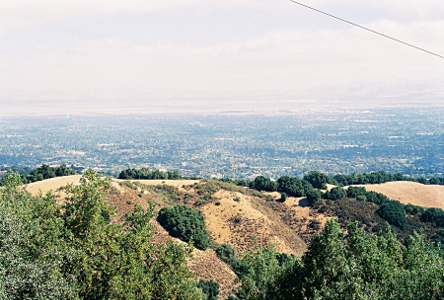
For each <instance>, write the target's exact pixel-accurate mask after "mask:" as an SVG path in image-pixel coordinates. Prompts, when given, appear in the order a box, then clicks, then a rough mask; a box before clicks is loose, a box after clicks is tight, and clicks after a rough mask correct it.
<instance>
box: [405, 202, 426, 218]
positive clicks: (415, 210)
mask: <svg viewBox="0 0 444 300" xmlns="http://www.w3.org/2000/svg"><path fill="white" fill-rule="evenodd" d="M404 210H405V212H406V213H407V214H409V215H419V216H420V215H422V214H423V213H424V212H425V210H426V209H425V208H424V207H421V206H416V205H412V204H410V203H409V204H407V205H406V206H405V207H404Z"/></svg>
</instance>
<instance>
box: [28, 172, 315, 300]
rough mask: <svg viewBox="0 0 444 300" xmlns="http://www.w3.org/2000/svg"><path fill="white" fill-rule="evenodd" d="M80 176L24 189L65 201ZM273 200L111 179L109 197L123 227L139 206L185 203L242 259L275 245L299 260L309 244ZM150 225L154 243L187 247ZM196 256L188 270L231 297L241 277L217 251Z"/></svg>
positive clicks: (210, 184) (228, 190) (220, 189)
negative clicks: (67, 188)
mask: <svg viewBox="0 0 444 300" xmlns="http://www.w3.org/2000/svg"><path fill="white" fill-rule="evenodd" d="M80 178H81V176H80V175H73V176H65V177H57V178H52V179H47V180H43V181H39V182H34V183H31V184H28V185H27V186H26V189H27V191H28V192H29V193H30V194H32V195H34V196H36V195H38V194H39V193H40V192H41V193H42V194H46V193H47V192H49V191H52V192H53V193H54V194H55V195H56V199H57V202H59V203H63V202H64V197H65V196H66V195H65V193H64V192H63V191H62V189H61V187H63V186H65V185H66V184H68V183H73V184H74V185H78V184H79V182H80ZM251 193H254V194H255V195H253V194H251ZM205 199H206V200H205ZM290 199H291V198H290ZM272 202H273V203H274V204H273V205H271V204H272V203H270V201H267V200H266V199H265V194H262V193H259V192H257V191H254V190H248V189H246V188H242V187H237V186H234V185H231V184H226V183H221V182H217V181H212V180H204V181H198V180H118V179H112V181H111V189H110V191H109V193H108V196H107V203H108V204H109V205H111V206H114V207H116V213H115V216H114V218H113V220H111V221H112V222H116V223H121V222H122V220H123V219H124V218H125V215H126V213H128V212H131V211H133V210H134V206H135V205H139V206H140V207H142V208H144V209H146V208H147V207H148V206H149V205H150V204H154V205H155V206H156V209H157V210H160V209H161V208H162V207H165V206H167V207H171V206H174V205H177V204H186V205H188V206H191V207H193V208H198V209H200V210H201V211H202V214H203V215H204V217H205V226H206V228H207V229H208V231H209V235H210V237H211V239H212V240H213V241H214V242H215V243H217V244H223V243H229V244H231V245H232V246H234V248H235V249H236V250H237V252H238V253H239V254H240V255H241V256H242V255H243V254H244V253H246V252H247V251H249V250H251V249H252V248H253V247H254V246H255V244H257V245H258V246H260V247H262V248H268V247H269V245H270V243H273V245H274V246H275V247H276V250H277V252H279V253H286V254H293V255H296V256H298V257H301V256H302V254H303V253H304V252H305V251H306V249H307V245H306V242H305V241H304V240H303V239H301V238H300V237H299V236H298V235H297V233H296V232H295V231H294V230H293V228H292V227H291V226H288V225H287V224H286V223H285V222H284V221H283V220H282V217H281V214H280V213H279V211H280V210H279V209H276V207H274V208H273V206H279V207H283V208H286V207H287V206H288V205H286V204H284V203H276V202H274V201H272ZM289 203H291V201H290V202H289ZM293 206H294V205H293ZM296 206H297V205H296ZM304 209H306V210H307V209H309V208H304ZM151 223H152V225H153V229H152V230H153V232H154V235H153V237H152V242H153V243H155V244H163V243H165V241H166V240H173V241H175V242H178V243H183V242H182V241H180V240H178V239H176V238H173V237H171V236H170V235H169V234H168V232H167V231H166V230H165V229H164V228H163V227H162V226H160V224H159V223H158V222H157V221H156V220H154V219H153V220H151ZM193 257H194V259H192V260H189V261H188V263H187V264H188V266H189V268H190V269H191V271H192V272H193V273H194V274H195V275H196V276H197V278H199V279H204V280H213V281H215V282H217V283H218V284H219V285H220V294H219V299H226V298H227V297H228V296H229V295H231V294H232V290H233V288H235V285H234V281H235V279H236V277H237V276H236V275H235V273H234V272H233V270H232V269H231V266H229V265H227V264H226V263H225V262H223V261H221V260H220V259H219V258H218V257H217V255H216V253H215V251H214V250H213V249H207V250H205V251H202V250H199V249H194V251H193Z"/></svg>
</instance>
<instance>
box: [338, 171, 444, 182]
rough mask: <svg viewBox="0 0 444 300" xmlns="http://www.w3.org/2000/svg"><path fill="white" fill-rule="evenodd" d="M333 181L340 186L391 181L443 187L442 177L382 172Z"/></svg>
mask: <svg viewBox="0 0 444 300" xmlns="http://www.w3.org/2000/svg"><path fill="white" fill-rule="evenodd" d="M333 179H334V180H335V181H336V182H338V183H339V184H341V185H352V184H381V183H385V182H392V181H413V182H418V183H421V184H435V185H444V177H432V178H429V179H427V178H425V177H418V178H412V177H407V176H404V175H402V174H401V173H396V174H393V175H392V174H390V173H387V172H384V171H379V172H371V173H368V174H367V173H353V174H351V175H335V176H333Z"/></svg>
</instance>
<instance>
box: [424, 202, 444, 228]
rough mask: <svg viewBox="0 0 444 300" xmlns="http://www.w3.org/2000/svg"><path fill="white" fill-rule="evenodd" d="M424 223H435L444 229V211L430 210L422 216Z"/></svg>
mask: <svg viewBox="0 0 444 300" xmlns="http://www.w3.org/2000/svg"><path fill="white" fill-rule="evenodd" d="M421 220H422V221H423V222H432V223H435V225H436V226H438V227H444V211H443V210H442V209H440V208H434V207H432V208H428V209H427V210H426V211H425V212H424V213H423V214H422V215H421Z"/></svg>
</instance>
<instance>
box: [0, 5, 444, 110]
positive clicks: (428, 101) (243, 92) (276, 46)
mask: <svg viewBox="0 0 444 300" xmlns="http://www.w3.org/2000/svg"><path fill="white" fill-rule="evenodd" d="M300 1H301V2H303V3H305V4H307V5H310V6H312V7H315V8H317V9H320V10H323V11H326V12H328V13H331V14H334V15H336V16H338V17H341V18H343V19H347V20H349V21H352V22H355V23H358V24H360V25H363V26H367V27H369V28H371V29H373V30H377V31H380V32H382V33H384V34H387V35H390V36H393V37H395V38H398V39H401V40H403V41H406V42H408V43H412V44H415V45H417V46H419V47H422V48H425V49H427V50H429V51H433V52H436V53H438V54H440V55H444V3H443V2H442V1H438V0H422V1H417V0H414V1H413V0H372V1H362V0H335V1H332V0H311V1H308V0H300ZM443 100H444V59H440V58H438V57H434V56H431V55H428V54H426V53H423V52H420V51H418V50H415V49H412V48H409V47H406V46H404V45H401V44H398V43H395V42H393V41H390V40H387V39H384V38H382V37H380V36H377V35H374V34H372V33H369V32H366V31H364V30H362V29H359V28H356V27H353V26H351V25H348V24H345V23H341V22H339V21H337V20H334V19H331V18H329V17H327V16H324V15H321V14H319V13H316V12H313V11H311V10H308V9H307V8H304V7H301V6H299V5H296V4H295V3H292V2H290V1H288V0H272V1H271V0H256V1H253V0H224V1H214V0H213V1H207V0H186V1H179V0H156V1H153V0H150V1H147V0H122V1H121V0H115V1H113V0H107V1H104V0H89V1H70V0H65V1H61V0H57V1H53V0H39V1H35V0H14V1H11V0H0V116H12V115H45V114H47V115H56V114H62V115H64V114H132V113H137V114H150V113H165V112H167V113H177V112H180V113H184V112H186V113H192V112H194V113H199V112H203V113H207V112H227V111H246V112H248V111H252V112H259V113H263V112H271V111H296V112H297V111H298V110H301V109H317V108H320V109H334V108H340V107H351V108H362V107H381V106H425V107H426V106H437V105H438V106H439V105H444V101H443Z"/></svg>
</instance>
